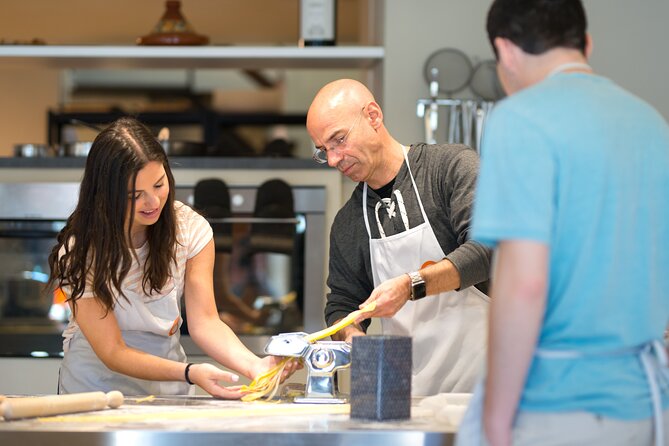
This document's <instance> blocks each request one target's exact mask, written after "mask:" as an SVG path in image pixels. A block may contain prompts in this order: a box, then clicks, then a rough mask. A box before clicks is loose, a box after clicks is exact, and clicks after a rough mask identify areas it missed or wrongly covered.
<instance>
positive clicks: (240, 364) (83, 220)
mask: <svg viewBox="0 0 669 446" xmlns="http://www.w3.org/2000/svg"><path fill="white" fill-rule="evenodd" d="M49 265H50V267H51V277H50V280H51V283H52V284H54V285H56V286H58V287H60V288H61V289H62V290H63V291H64V292H65V294H66V295H67V298H68V303H69V305H70V307H71V309H72V317H71V320H70V323H69V325H68V327H67V329H66V330H65V332H64V334H63V337H64V342H63V351H64V352H65V356H64V360H63V363H62V365H61V369H60V377H59V385H58V388H59V389H58V390H59V393H73V392H84V391H92V390H102V391H110V390H120V391H122V392H124V393H126V394H130V395H142V394H146V395H149V394H153V395H175V394H188V393H192V391H193V390H194V389H193V388H192V387H191V385H192V384H197V385H198V386H200V387H201V388H202V389H204V390H205V391H207V392H208V393H210V394H211V395H214V396H217V397H222V398H239V397H240V396H241V395H242V393H241V392H240V390H239V388H238V387H237V386H235V387H225V386H222V385H220V384H219V383H218V382H219V381H228V382H235V381H237V379H238V377H237V376H236V375H234V374H232V373H229V372H224V371H223V370H220V369H219V368H217V367H215V366H213V365H211V364H206V363H203V364H187V361H186V355H185V353H184V351H183V348H182V347H181V344H180V342H179V327H180V325H181V323H182V319H181V314H180V305H179V302H180V300H181V298H182V296H185V304H186V308H187V317H188V327H189V332H190V335H191V337H192V339H193V340H194V341H195V343H196V344H197V345H198V346H199V347H200V348H201V349H202V350H203V351H204V352H205V353H206V354H208V355H209V356H210V357H211V358H213V359H214V360H216V361H218V362H219V363H220V364H222V365H224V366H225V367H228V368H230V369H232V370H235V371H237V372H239V373H240V374H242V375H244V376H246V377H248V378H254V377H255V376H257V375H258V374H260V373H262V372H265V371H266V370H268V369H269V368H271V367H273V366H274V365H275V364H276V363H277V358H275V357H265V358H262V359H261V358H259V357H257V356H256V355H254V354H253V353H251V352H250V351H249V350H248V349H247V348H246V347H245V346H244V345H243V344H242V343H241V341H240V340H239V339H238V338H237V336H236V335H235V334H234V333H233V331H232V330H231V329H230V328H229V327H228V326H227V325H225V324H224V323H223V322H221V320H220V319H219V317H218V313H217V310H216V305H215V301H214V290H213V273H212V271H213V265H214V242H213V238H212V230H211V227H210V226H209V224H208V223H207V221H206V220H205V219H204V218H203V217H202V216H200V215H199V214H197V213H196V212H195V211H193V210H192V209H191V208H189V207H188V206H186V205H184V204H183V203H180V202H178V201H175V199H174V177H173V176H172V172H171V170H170V166H169V164H168V161H167V157H166V155H165V152H164V150H163V148H162V147H161V145H160V144H159V143H158V141H157V140H156V139H155V138H154V137H153V135H152V134H151V132H150V131H149V130H148V129H147V128H146V127H145V126H144V125H142V124H141V123H139V122H138V121H137V120H135V119H132V118H121V119H119V120H117V121H115V122H114V123H112V124H111V125H110V126H109V127H107V128H106V129H105V130H103V131H102V132H101V133H100V134H99V135H98V136H97V138H96V139H95V141H94V143H93V146H92V147H91V150H90V153H89V155H88V159H87V161H86V168H85V171H84V177H83V180H82V182H81V189H80V192H79V202H78V204H77V207H76V209H75V210H74V212H73V213H72V215H71V216H70V217H69V218H68V220H67V224H66V225H65V227H64V228H63V230H62V231H61V232H60V234H59V235H58V243H57V245H56V246H55V247H54V248H53V251H52V252H51V255H50V257H49Z"/></svg>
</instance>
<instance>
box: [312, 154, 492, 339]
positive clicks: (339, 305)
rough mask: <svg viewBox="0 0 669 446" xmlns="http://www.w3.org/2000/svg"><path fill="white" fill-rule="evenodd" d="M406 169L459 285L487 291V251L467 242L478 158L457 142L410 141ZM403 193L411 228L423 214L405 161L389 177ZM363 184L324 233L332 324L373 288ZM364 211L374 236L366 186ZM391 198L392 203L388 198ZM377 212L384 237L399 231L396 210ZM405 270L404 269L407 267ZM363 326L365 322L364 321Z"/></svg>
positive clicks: (374, 198)
mask: <svg viewBox="0 0 669 446" xmlns="http://www.w3.org/2000/svg"><path fill="white" fill-rule="evenodd" d="M408 157H409V163H410V164H411V172H412V173H413V176H414V180H415V181H416V186H417V188H418V191H419V193H420V197H421V201H422V203H423V207H424V208H425V212H426V214H427V218H428V220H429V222H430V225H431V226H432V229H433V230H434V233H435V235H436V237H437V240H439V244H440V245H441V248H442V250H443V251H444V253H446V258H447V259H449V260H450V261H451V262H453V264H454V265H455V267H456V268H457V269H458V271H459V273H460V282H461V288H467V287H469V286H472V285H477V287H478V288H479V289H481V290H482V291H483V292H486V291H487V280H488V278H489V275H490V259H491V251H490V250H489V249H487V248H485V247H484V246H483V245H481V244H479V243H477V242H474V241H472V240H469V229H470V225H471V210H472V204H473V200H474V189H475V186H476V176H477V173H478V168H479V158H478V155H477V154H476V152H475V151H474V150H472V149H470V148H469V147H467V146H463V145H427V144H416V145H413V146H412V147H411V150H409V152H408ZM395 190H399V191H400V192H401V194H402V196H403V197H404V202H405V206H406V208H407V214H408V218H409V226H410V227H411V228H413V227H415V226H417V225H419V224H421V223H422V222H423V217H422V215H421V212H420V208H419V207H418V201H417V200H416V199H415V197H416V194H415V192H414V190H413V187H412V185H411V177H410V176H409V170H408V169H407V166H406V163H404V164H403V165H402V167H401V168H400V171H399V172H398V174H397V176H396V177H395V183H394V185H393V191H395ZM362 193H363V183H360V184H358V186H357V187H356V188H355V190H354V191H353V194H352V195H351V198H350V199H349V200H348V201H347V202H346V204H344V206H343V207H342V208H341V209H340V210H339V212H338V213H337V215H336V217H335V220H334V223H333V224H332V229H331V231H330V261H329V276H328V280H327V285H328V287H329V288H330V293H328V295H327V304H326V306H325V321H326V323H327V325H328V326H329V325H332V324H333V323H334V322H336V321H337V320H338V319H341V318H343V317H345V316H346V315H347V314H348V313H350V312H351V311H354V310H357V309H358V305H360V304H361V303H362V302H364V301H365V300H367V298H368V297H369V295H370V294H371V292H372V290H373V289H374V281H373V278H372V269H371V264H370V259H369V236H368V234H367V229H366V228H365V221H364V216H363V214H362ZM367 193H368V196H367V212H368V218H369V224H370V230H371V232H372V237H373V238H379V237H380V232H379V230H378V228H377V223H376V217H375V213H374V207H375V206H376V203H377V202H378V201H379V200H380V197H379V196H378V195H377V194H376V192H375V191H373V190H372V189H370V188H368V192H367ZM393 200H394V201H395V199H394V197H393ZM379 216H380V219H381V223H382V226H383V229H384V232H385V233H386V236H389V235H392V234H396V233H399V232H402V231H403V230H404V226H403V223H402V220H401V218H399V212H397V217H396V218H393V219H392V220H391V219H389V218H388V217H387V212H385V211H384V210H383V209H380V211H379ZM407 272H408V271H407ZM362 325H363V329H365V330H366V329H367V326H368V325H369V321H365V322H364V323H363V324H362Z"/></svg>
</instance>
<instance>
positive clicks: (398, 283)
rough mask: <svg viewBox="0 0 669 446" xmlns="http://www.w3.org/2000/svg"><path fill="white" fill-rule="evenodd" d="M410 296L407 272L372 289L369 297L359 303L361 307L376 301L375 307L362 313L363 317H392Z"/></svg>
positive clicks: (409, 280) (409, 282)
mask: <svg viewBox="0 0 669 446" xmlns="http://www.w3.org/2000/svg"><path fill="white" fill-rule="evenodd" d="M410 297H411V279H410V278H409V276H408V275H407V274H402V275H401V276H397V277H394V278H392V279H388V280H386V281H385V282H383V283H382V284H380V285H379V286H377V287H376V288H374V290H373V291H372V294H370V295H369V299H367V300H366V301H365V302H363V303H362V304H361V305H360V308H363V307H365V306H367V305H369V304H370V303H372V302H376V309H375V310H374V311H370V312H369V313H364V316H365V317H364V319H369V318H372V317H393V316H395V314H396V313H397V312H398V311H400V309H401V308H402V307H403V306H404V304H405V303H407V301H408V300H409V298H410Z"/></svg>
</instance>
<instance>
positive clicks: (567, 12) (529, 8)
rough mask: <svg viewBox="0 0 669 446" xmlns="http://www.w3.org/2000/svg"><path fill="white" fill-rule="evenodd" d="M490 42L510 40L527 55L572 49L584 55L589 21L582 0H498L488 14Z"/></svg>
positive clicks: (493, 46)
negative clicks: (499, 38) (498, 38)
mask: <svg viewBox="0 0 669 446" xmlns="http://www.w3.org/2000/svg"><path fill="white" fill-rule="evenodd" d="M486 28H487V31H488V39H490V44H491V45H492V48H493V51H494V52H495V56H497V50H496V48H495V45H494V40H495V38H496V37H502V38H505V39H509V40H510V41H511V42H513V43H514V44H515V45H516V46H518V47H519V48H521V49H522V50H523V51H525V52H526V53H528V54H542V53H545V52H546V51H548V50H551V49H553V48H559V47H562V48H573V49H577V50H580V51H581V52H582V53H583V54H585V45H586V37H585V31H586V28H587V19H586V17H585V10H584V9H583V4H582V3H581V0H495V1H494V2H493V4H492V6H491V7H490V10H489V11H488V21H487V25H486Z"/></svg>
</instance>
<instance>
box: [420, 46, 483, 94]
mask: <svg viewBox="0 0 669 446" xmlns="http://www.w3.org/2000/svg"><path fill="white" fill-rule="evenodd" d="M433 69H436V70H437V71H436V73H435V71H433ZM423 71H424V74H425V80H426V81H427V83H428V85H431V84H432V83H433V82H435V81H436V83H437V84H438V89H439V91H440V92H441V93H445V94H447V95H449V96H451V95H452V94H453V93H457V92H458V91H460V90H462V89H464V88H465V87H466V86H467V84H468V83H469V79H470V78H471V76H472V63H471V61H470V60H469V57H467V55H466V54H465V53H463V52H462V51H460V50H458V49H455V48H442V49H440V50H437V51H435V52H434V53H432V54H431V55H430V57H428V58H427V61H426V62H425V66H424V70H423ZM431 89H432V88H431Z"/></svg>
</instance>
